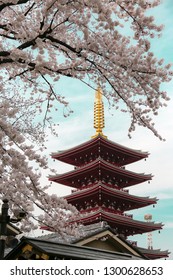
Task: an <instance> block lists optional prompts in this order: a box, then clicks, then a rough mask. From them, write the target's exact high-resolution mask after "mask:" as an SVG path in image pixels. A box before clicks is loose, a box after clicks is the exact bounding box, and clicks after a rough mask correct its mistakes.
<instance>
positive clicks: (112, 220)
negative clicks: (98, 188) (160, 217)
mask: <svg viewBox="0 0 173 280" xmlns="http://www.w3.org/2000/svg"><path fill="white" fill-rule="evenodd" d="M96 220H101V221H106V222H107V223H108V224H111V226H112V227H114V228H118V230H121V229H124V230H125V231H126V235H133V234H142V233H144V232H150V231H155V230H161V229H162V227H163V224H162V223H154V222H141V221H137V220H133V219H131V218H129V217H125V216H122V215H117V214H113V213H110V212H106V211H104V210H103V209H99V210H96V211H92V212H89V213H86V214H85V216H82V217H80V219H78V220H75V222H81V223H84V224H88V223H92V221H93V222H95V221H96ZM132 232H133V234H132Z"/></svg>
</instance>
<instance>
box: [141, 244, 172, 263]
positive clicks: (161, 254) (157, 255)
mask: <svg viewBox="0 0 173 280" xmlns="http://www.w3.org/2000/svg"><path fill="white" fill-rule="evenodd" d="M137 249H139V251H140V252H141V253H142V254H144V255H145V256H146V257H147V258H149V259H152V260H156V259H161V258H168V257H169V254H170V252H169V251H168V250H165V251H161V250H160V249H146V248H140V247H137Z"/></svg>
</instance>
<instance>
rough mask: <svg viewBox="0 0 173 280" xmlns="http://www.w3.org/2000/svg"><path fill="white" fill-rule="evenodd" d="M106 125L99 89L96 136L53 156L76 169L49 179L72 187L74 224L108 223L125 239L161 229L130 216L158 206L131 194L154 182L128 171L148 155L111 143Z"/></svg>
mask: <svg viewBox="0 0 173 280" xmlns="http://www.w3.org/2000/svg"><path fill="white" fill-rule="evenodd" d="M104 126H105V125H104V104H103V101H102V92H101V89H100V88H98V89H97V91H96V94H95V102H94V128H95V130H96V133H95V135H94V136H92V137H91V139H90V140H89V141H87V142H85V143H82V144H80V145H78V146H76V147H73V148H70V149H67V150H64V151H58V152H56V153H52V155H51V156H52V158H53V159H55V160H59V161H61V162H64V163H68V164H71V165H72V166H74V169H73V170H72V171H69V172H66V173H64V174H57V175H55V176H51V177H49V180H50V181H52V182H56V183H59V184H61V185H65V186H69V187H71V188H72V192H71V194H69V195H67V196H65V199H66V200H67V201H68V202H69V203H70V204H72V205H74V206H75V207H76V208H77V209H78V211H79V212H80V214H81V215H79V217H78V218H76V221H75V222H78V223H82V224H83V225H86V226H87V225H91V224H95V223H98V222H103V223H106V224H107V225H109V226H110V227H111V229H113V230H114V231H115V232H116V234H118V235H119V236H121V237H123V238H125V239H127V238H128V236H132V235H136V234H143V233H148V232H152V231H155V230H161V229H162V227H163V224H162V223H155V222H152V221H150V222H146V221H139V220H136V219H133V215H132V214H128V213H127V212H128V211H130V210H134V209H138V208H142V207H146V206H148V205H154V204H156V203H157V198H155V197H154V198H150V197H148V196H147V197H139V196H135V195H132V194H130V193H129V188H131V187H132V186H134V185H137V184H141V183H143V182H146V181H148V182H149V181H150V180H151V179H152V175H151V174H144V173H136V172H133V171H130V170H128V168H127V167H128V165H129V164H131V163H134V162H137V161H139V160H142V159H146V158H147V157H148V156H149V154H148V153H147V152H142V151H140V150H135V149H130V148H128V147H125V146H122V145H120V144H117V143H115V142H112V141H110V140H108V138H107V137H106V136H105V135H104V134H103V128H104ZM127 188H128V189H127ZM146 254H147V252H146ZM153 258H154V257H153ZM155 258H156V256H155Z"/></svg>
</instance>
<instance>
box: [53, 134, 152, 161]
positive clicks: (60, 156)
mask: <svg viewBox="0 0 173 280" xmlns="http://www.w3.org/2000/svg"><path fill="white" fill-rule="evenodd" d="M98 147H103V148H104V150H107V151H109V152H111V153H115V154H119V155H120V156H122V157H124V156H126V160H125V161H124V163H123V164H124V165H126V164H130V163H132V162H136V161H138V160H141V159H144V158H147V157H148V155H149V153H148V152H142V151H140V150H135V149H130V148H128V147H125V146H122V145H119V144H117V143H115V142H112V141H110V140H108V139H105V138H103V137H101V136H98V137H96V138H93V139H91V140H89V141H87V142H84V143H82V144H80V145H78V146H76V147H73V148H70V149H67V150H64V151H58V152H55V153H52V154H51V157H52V158H53V159H57V160H59V161H62V162H66V163H68V164H72V165H75V166H80V165H81V162H80V161H78V162H76V161H75V157H76V156H80V155H85V154H86V152H88V151H93V150H94V149H98Z"/></svg>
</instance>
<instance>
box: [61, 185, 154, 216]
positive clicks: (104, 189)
mask: <svg viewBox="0 0 173 280" xmlns="http://www.w3.org/2000/svg"><path fill="white" fill-rule="evenodd" d="M99 195H101V196H102V201H104V200H106V199H108V198H109V200H110V202H111V201H114V200H116V201H117V200H120V201H122V202H123V203H124V204H125V205H124V211H126V210H130V209H136V208H140V207H145V206H148V205H152V204H156V203H157V199H156V198H149V197H139V196H134V195H131V194H129V193H127V192H124V191H121V190H118V189H113V188H110V187H108V186H106V185H104V184H102V183H98V184H96V185H94V186H92V187H88V188H85V189H81V190H79V191H75V192H73V193H71V194H70V195H67V196H65V197H64V198H65V199H66V200H67V201H68V203H71V204H73V205H75V204H77V203H78V204H81V203H82V201H87V200H88V201H89V200H90V199H92V200H93V198H95V197H96V199H97V198H98V197H99ZM126 203H127V205H128V206H127V207H126ZM129 204H131V206H130V207H129Z"/></svg>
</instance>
